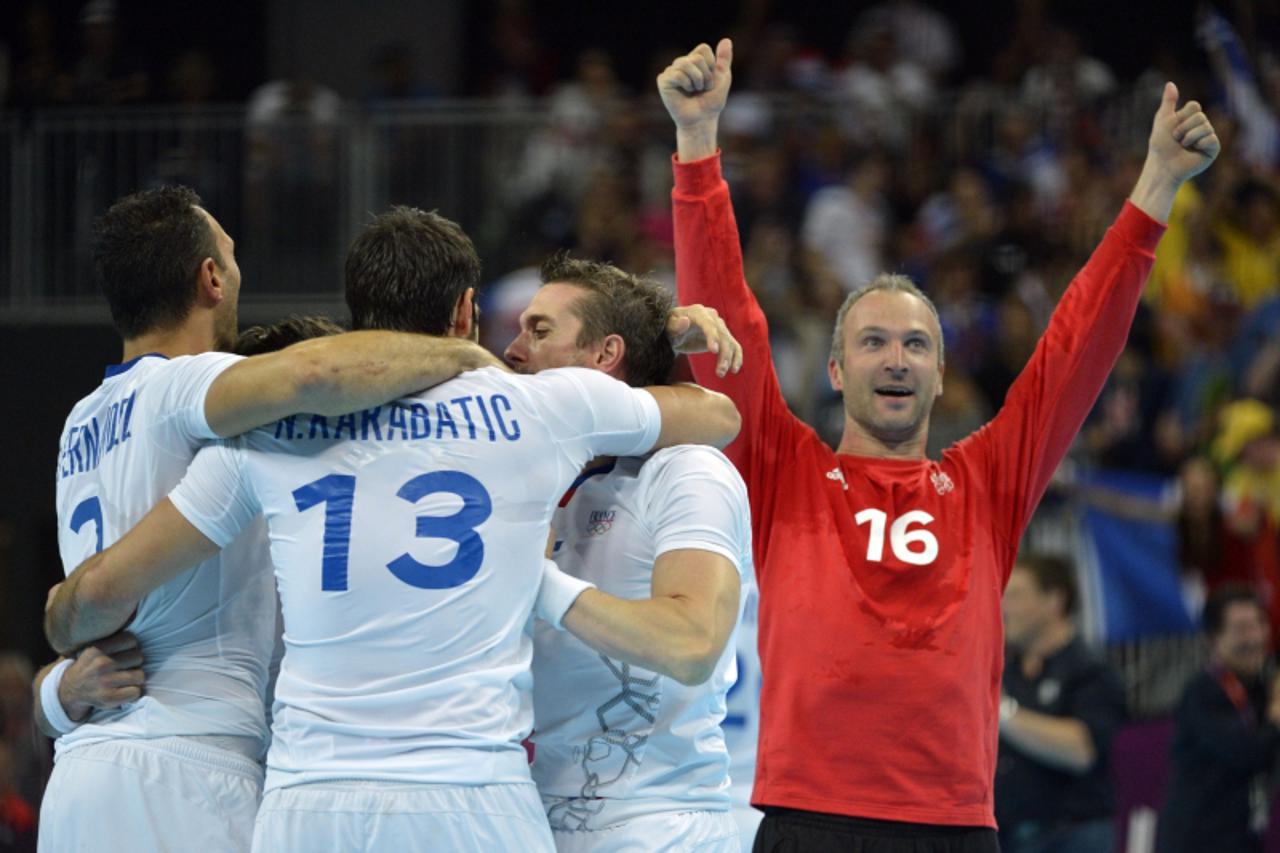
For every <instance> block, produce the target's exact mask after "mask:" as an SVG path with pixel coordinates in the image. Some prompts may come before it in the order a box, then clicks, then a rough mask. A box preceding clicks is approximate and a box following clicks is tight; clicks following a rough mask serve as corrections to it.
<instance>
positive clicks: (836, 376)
mask: <svg viewBox="0 0 1280 853" xmlns="http://www.w3.org/2000/svg"><path fill="white" fill-rule="evenodd" d="M827 378H828V379H830V380H831V390H832V391H844V371H843V370H841V369H840V365H839V364H838V363H837V362H836V360H835V359H834V358H829V359H827Z"/></svg>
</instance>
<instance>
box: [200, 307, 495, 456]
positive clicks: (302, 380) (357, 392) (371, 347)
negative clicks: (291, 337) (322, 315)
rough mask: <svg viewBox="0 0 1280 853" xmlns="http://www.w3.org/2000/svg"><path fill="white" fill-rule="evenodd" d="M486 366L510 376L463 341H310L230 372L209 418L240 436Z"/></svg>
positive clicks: (374, 335)
mask: <svg viewBox="0 0 1280 853" xmlns="http://www.w3.org/2000/svg"><path fill="white" fill-rule="evenodd" d="M481 367H499V368H502V369H504V370H505V367H503V365H502V363H501V362H500V361H498V359H497V358H495V357H494V356H493V355H492V354H491V353H489V352H487V351H486V350H485V349H484V348H482V347H481V346H480V345H478V344H475V343H473V342H471V341H469V340H466V339H463V338H443V337H433V336H429V335H417V334H411V333H408V332H383V331H359V332H348V333H346V334H342V335H331V336H328V337H321V338H313V339H311V340H307V341H302V342H300V343H297V344H294V345H293V346H290V347H286V348H285V349H282V350H280V351H279V352H274V353H267V354H265V355H257V356H253V357H251V358H246V359H243V360H241V361H239V362H237V363H236V364H235V365H233V366H231V367H230V368H228V369H227V370H225V371H224V372H223V373H222V374H220V375H219V376H218V378H217V379H215V380H214V381H213V384H212V385H210V386H209V391H208V394H207V396H206V398H205V404H204V406H205V408H204V412H205V419H206V420H207V422H208V424H209V429H210V430H211V431H212V432H213V433H214V434H215V435H218V436H223V437H226V436H232V435H239V434H240V433H242V432H246V431H248V430H251V429H253V428H255V427H259V426H262V425H264V424H268V423H271V422H272V421H274V420H278V419H279V418H282V417H286V416H287V415H292V414H297V413H299V412H313V413H316V414H321V415H341V414H346V413H347V412H354V411H358V410H360V409H366V408H369V407H371V406H377V405H381V404H382V403H386V402H388V401H390V400H395V399H398V398H400V397H403V396H405V395H407V394H412V393H414V392H416V391H421V390H423V389H425V388H430V387H432V386H435V385H438V384H440V383H441V382H445V381H448V380H449V379H452V378H454V377H455V376H457V375H458V374H460V373H463V372H465V371H468V370H475V369H478V368H481Z"/></svg>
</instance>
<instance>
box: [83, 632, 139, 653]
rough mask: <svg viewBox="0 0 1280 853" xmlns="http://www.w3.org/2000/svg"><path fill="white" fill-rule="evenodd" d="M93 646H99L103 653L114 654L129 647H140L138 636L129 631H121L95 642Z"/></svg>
mask: <svg viewBox="0 0 1280 853" xmlns="http://www.w3.org/2000/svg"><path fill="white" fill-rule="evenodd" d="M93 648H97V649H98V651H100V652H102V653H103V654H107V655H114V654H117V653H119V652H123V651H125V650H127V649H136V648H139V646H138V638H137V637H135V636H134V635H133V634H130V633H129V632H128V631H119V632H117V633H115V634H112V635H111V636H110V637H104V638H102V639H101V640H99V641H98V642H96V643H94V644H93Z"/></svg>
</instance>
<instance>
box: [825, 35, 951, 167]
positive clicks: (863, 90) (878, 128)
mask: <svg viewBox="0 0 1280 853" xmlns="http://www.w3.org/2000/svg"><path fill="white" fill-rule="evenodd" d="M848 56H849V60H850V62H849V66H848V67H847V68H845V69H844V70H843V71H841V72H840V73H839V74H837V75H836V76H835V77H834V79H833V83H834V89H835V92H834V95H835V99H836V102H837V104H838V105H839V113H838V114H839V116H840V121H841V128H842V131H843V133H844V135H845V137H846V138H848V139H857V140H859V142H861V143H862V144H864V145H865V144H867V143H872V144H879V145H886V146H889V147H892V148H894V149H901V148H903V147H905V146H906V143H907V139H908V137H909V135H910V133H911V131H912V129H913V128H912V125H913V123H914V122H915V120H916V118H917V116H918V114H919V113H920V112H922V111H923V110H924V109H925V108H927V107H928V106H929V103H930V102H931V101H932V99H933V85H932V83H931V82H930V80H929V75H928V74H927V73H926V72H925V71H924V69H923V68H922V67H921V66H920V65H918V64H916V62H915V58H914V57H913V56H911V55H910V54H908V53H905V52H904V51H901V50H899V49H898V45H897V43H896V41H895V36H894V31H893V29H892V28H891V27H890V25H889V24H888V23H887V22H884V21H880V22H876V21H874V20H872V21H869V22H868V23H867V25H866V28H865V29H857V28H855V29H854V30H853V31H852V32H850V34H849V46H848Z"/></svg>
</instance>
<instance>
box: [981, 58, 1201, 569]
mask: <svg viewBox="0 0 1280 853" xmlns="http://www.w3.org/2000/svg"><path fill="white" fill-rule="evenodd" d="M1177 99H1178V90H1177V88H1176V87H1175V86H1174V85H1173V84H1172V83H1170V84H1168V85H1167V86H1166V88H1165V92H1164V96H1163V98H1162V100H1161V104H1160V108H1159V110H1158V111H1157V112H1156V116H1155V120H1154V121H1153V123H1152V130H1151V137H1150V141H1149V144H1148V148H1147V159H1146V162H1145V163H1144V165H1143V169H1142V173H1141V175H1140V177H1139V179H1138V182H1137V184H1136V185H1135V186H1134V189H1133V193H1132V194H1131V195H1130V197H1129V203H1128V204H1126V205H1125V209H1124V210H1123V211H1121V213H1120V215H1119V217H1117V219H1116V222H1115V224H1113V225H1112V227H1111V228H1110V229H1109V230H1108V231H1107V235H1106V236H1105V237H1104V238H1103V241H1102V244H1101V245H1100V246H1099V247H1098V248H1097V249H1096V250H1095V251H1094V253H1093V255H1092V256H1091V257H1090V258H1089V261H1088V263H1086V264H1085V267H1084V269H1082V270H1081V271H1080V272H1079V273H1078V274H1077V275H1076V277H1075V279H1074V280H1073V281H1072V283H1071V285H1070V287H1068V288H1067V291H1066V293H1065V294H1064V296H1063V297H1062V301H1061V302H1060V303H1059V304H1058V307H1057V308H1056V309H1055V310H1054V312H1053V316H1052V318H1050V321H1049V327H1048V329H1046V330H1045V333H1044V335H1043V336H1041V338H1040V341H1039V343H1038V344H1037V345H1036V350H1035V353H1034V354H1033V355H1032V357H1031V360H1030V361H1029V362H1028V364H1027V366H1026V368H1024V369H1023V371H1022V373H1021V374H1020V375H1019V376H1018V379H1017V381H1016V382H1014V384H1013V386H1012V388H1010V390H1009V393H1008V395H1007V396H1006V398H1005V403H1004V405H1003V406H1002V407H1001V409H1000V411H999V413H998V414H997V415H996V417H995V418H994V419H993V420H992V421H991V423H989V424H987V425H986V426H985V427H983V428H982V429H981V430H979V431H978V432H977V433H976V434H975V435H974V436H973V437H971V438H970V439H967V440H966V441H965V442H963V443H962V444H961V445H960V447H961V448H962V449H963V451H964V452H966V453H969V452H976V454H977V455H978V456H979V457H980V458H981V459H982V460H983V462H982V464H983V466H984V467H987V468H988V469H989V476H987V477H986V478H985V480H986V482H989V483H991V484H992V485H993V488H994V489H995V492H994V497H996V499H997V500H998V501H999V503H998V506H999V509H1000V517H1001V518H1003V519H1007V524H1005V525H1004V526H1003V529H1002V533H1003V536H1004V539H1005V547H1006V548H1007V551H1008V557H1009V559H1008V560H1007V561H1006V562H1007V564H1008V565H1012V559H1013V554H1014V553H1015V552H1016V550H1017V547H1018V540H1019V538H1020V536H1021V534H1022V530H1023V529H1024V528H1025V526H1026V524H1027V522H1028V520H1029V519H1030V516H1031V513H1032V512H1033V511H1034V510H1035V507H1036V504H1037V503H1039V501H1040V498H1041V496H1042V495H1043V494H1044V491H1045V489H1046V488H1047V487H1048V484H1049V481H1050V479H1051V478H1052V476H1053V472H1054V470H1055V469H1056V468H1057V466H1058V464H1059V463H1060V462H1061V461H1062V458H1063V456H1064V455H1065V454H1066V452H1067V448H1068V447H1069V446H1070V444H1071V441H1072V440H1073V439H1074V438H1075V436H1076V434H1077V433H1078V432H1079V430H1080V426H1081V425H1082V424H1083V423H1084V419H1085V417H1086V416H1087V415H1088V413H1089V410H1090V409H1091V408H1092V406H1093V404H1094V401H1095V400H1097V398H1098V394H1099V393H1100V392H1101V391H1102V387H1103V385H1104V384H1105V382H1106V379H1107V375H1108V374H1109V373H1110V371H1111V368H1112V366H1113V365H1114V364H1115V362H1116V359H1117V358H1118V357H1119V355H1120V352H1121V350H1122V349H1123V348H1124V345H1125V341H1126V339H1127V338H1128V334H1129V327H1130V326H1131V325H1132V323H1133V316H1134V312H1135V311H1136V310H1137V305H1138V298H1139V296H1140V294H1141V292H1142V286H1143V284H1144V283H1145V282H1146V279H1147V275H1148V273H1149V272H1150V271H1151V264H1152V261H1153V260H1154V252H1155V247H1156V244H1157V243H1158V242H1159V240H1160V237H1161V235H1162V234H1163V233H1164V225H1163V220H1164V219H1165V218H1167V217H1168V215H1169V212H1170V210H1171V209H1172V206H1173V197H1174V195H1175V194H1176V193H1177V191H1178V188H1179V187H1180V186H1181V185H1182V184H1183V183H1184V182H1185V181H1187V180H1188V179H1190V178H1191V177H1193V176H1194V175H1197V174H1199V173H1200V172H1202V171H1203V170H1204V169H1205V168H1207V167H1208V165H1209V164H1210V163H1211V162H1212V161H1213V159H1214V158H1215V157H1216V156H1217V154H1218V150H1219V147H1220V146H1219V143H1218V138H1217V136H1216V135H1215V134H1214V132H1213V127H1212V126H1211V125H1210V124H1209V122H1208V119H1207V118H1206V117H1205V116H1204V113H1203V111H1202V110H1201V109H1200V106H1199V104H1197V103H1195V102H1194V101H1192V102H1190V103H1188V104H1187V105H1186V106H1184V107H1183V108H1182V109H1181V110H1179V109H1177Z"/></svg>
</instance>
